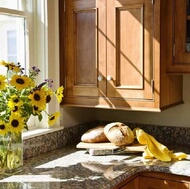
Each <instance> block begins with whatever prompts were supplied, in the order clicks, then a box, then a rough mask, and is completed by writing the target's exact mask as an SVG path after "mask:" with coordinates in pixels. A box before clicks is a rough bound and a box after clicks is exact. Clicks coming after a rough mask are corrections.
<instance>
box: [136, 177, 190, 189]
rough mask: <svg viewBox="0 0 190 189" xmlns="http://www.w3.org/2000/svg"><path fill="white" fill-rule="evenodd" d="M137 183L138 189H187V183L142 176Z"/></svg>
mask: <svg viewBox="0 0 190 189" xmlns="http://www.w3.org/2000/svg"><path fill="white" fill-rule="evenodd" d="M139 183H140V185H139V186H140V189H171V188H172V189H189V184H188V183H183V182H175V181H170V180H165V179H157V178H149V177H143V176H140V177H139Z"/></svg>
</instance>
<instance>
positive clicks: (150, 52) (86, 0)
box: [60, 0, 183, 111]
mask: <svg viewBox="0 0 190 189" xmlns="http://www.w3.org/2000/svg"><path fill="white" fill-rule="evenodd" d="M171 2H172V0H167V1H166V0H64V1H63V0H60V62H61V64H60V65H61V66H60V67H61V83H62V84H63V85H64V87H65V94H64V96H65V97H64V99H63V104H65V105H70V106H81V107H98V108H112V109H125V110H143V111H161V110H162V109H165V108H168V107H171V106H174V105H177V104H180V103H182V102H183V100H182V97H183V95H182V87H183V78H182V76H180V75H167V74H166V67H167V64H168V62H171V61H172V58H173V57H172V53H173V52H172V51H173V49H172V47H173V38H172V36H171V33H172V30H173V25H172V24H171V25H170V24H169V26H168V23H171V21H172V18H173V17H172V15H173V8H172V6H170V3H171Z"/></svg>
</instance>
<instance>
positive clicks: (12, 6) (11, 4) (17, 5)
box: [0, 0, 21, 10]
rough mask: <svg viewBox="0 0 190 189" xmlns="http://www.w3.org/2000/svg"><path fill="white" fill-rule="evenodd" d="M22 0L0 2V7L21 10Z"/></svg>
mask: <svg viewBox="0 0 190 189" xmlns="http://www.w3.org/2000/svg"><path fill="white" fill-rule="evenodd" d="M20 5H21V0H0V7H3V8H8V9H16V10H20V9H19V8H20Z"/></svg>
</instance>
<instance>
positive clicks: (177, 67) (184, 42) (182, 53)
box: [168, 0, 190, 73]
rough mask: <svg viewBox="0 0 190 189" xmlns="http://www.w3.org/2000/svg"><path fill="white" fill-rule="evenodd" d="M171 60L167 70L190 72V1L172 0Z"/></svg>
mask: <svg viewBox="0 0 190 189" xmlns="http://www.w3.org/2000/svg"><path fill="white" fill-rule="evenodd" d="M172 4H173V5H172V6H173V9H174V10H173V17H174V34H173V35H174V45H173V62H172V64H170V65H169V68H168V72H174V73H190V5H189V4H190V1H189V0H180V1H179V0H173V2H172Z"/></svg>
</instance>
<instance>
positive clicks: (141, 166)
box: [0, 146, 190, 189]
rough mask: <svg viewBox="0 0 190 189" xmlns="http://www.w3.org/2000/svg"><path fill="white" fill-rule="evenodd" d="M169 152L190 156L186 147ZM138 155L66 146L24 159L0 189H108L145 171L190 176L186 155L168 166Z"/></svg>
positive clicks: (6, 178) (2, 182)
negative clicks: (90, 151)
mask: <svg viewBox="0 0 190 189" xmlns="http://www.w3.org/2000/svg"><path fill="white" fill-rule="evenodd" d="M170 149H171V148H170ZM172 149H173V150H174V151H175V152H178V151H183V152H186V153H188V154H190V148H189V147H185V146H175V147H174V146H173V148H172ZM141 155H142V154H141V153H140V154H139V153H138V154H125V155H109V156H90V155H89V154H88V153H87V152H86V150H79V149H76V148H75V146H66V147H64V148H61V149H57V150H53V151H51V152H48V153H46V154H42V155H39V156H36V157H33V158H29V159H27V160H25V162H24V167H23V171H22V172H20V173H19V174H17V175H13V176H7V177H4V178H3V177H1V180H0V188H2V189H5V188H6V189H110V188H112V187H114V186H115V185H117V184H118V183H120V182H121V181H123V180H125V179H126V178H129V177H130V176H132V175H134V174H135V173H138V172H141V171H146V170H149V171H159V172H164V173H173V174H177V175H184V176H190V155H188V158H187V159H186V160H182V161H176V162H170V163H164V162H161V161H158V160H146V161H145V160H144V159H143V158H142V156H141Z"/></svg>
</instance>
